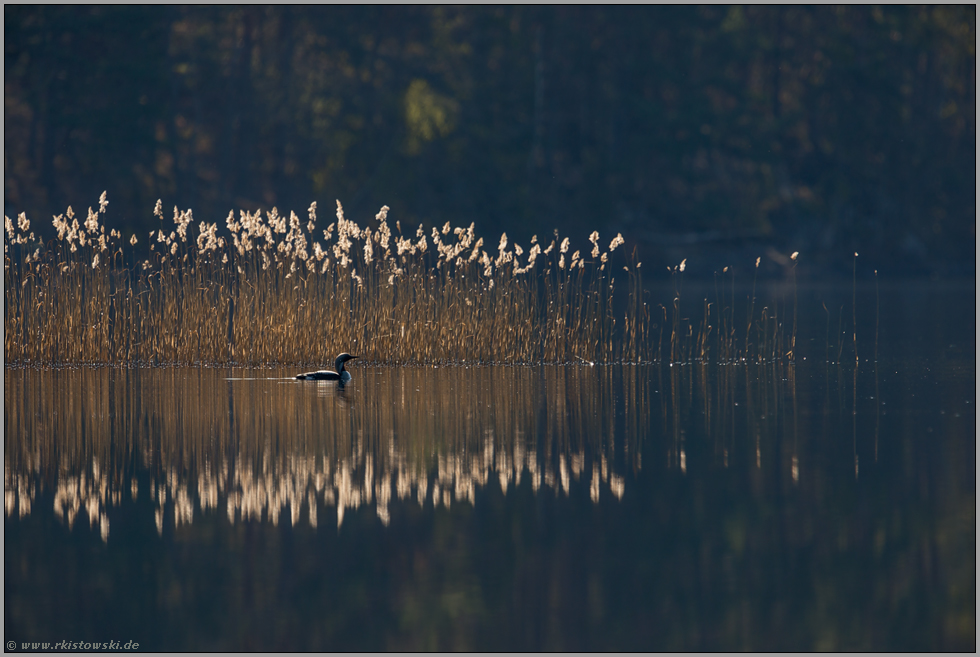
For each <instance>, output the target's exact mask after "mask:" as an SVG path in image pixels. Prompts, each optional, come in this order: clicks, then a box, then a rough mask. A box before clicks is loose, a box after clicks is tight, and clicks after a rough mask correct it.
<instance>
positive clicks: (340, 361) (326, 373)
mask: <svg viewBox="0 0 980 657" xmlns="http://www.w3.org/2000/svg"><path fill="white" fill-rule="evenodd" d="M355 358H357V356H351V355H350V354H340V355H339V356H337V362H336V363H335V364H334V368H335V369H336V370H337V371H336V372H331V371H330V370H319V371H317V372H306V373H304V374H297V375H296V378H297V379H299V380H301V381H340V383H341V384H344V383H347V382H348V381H350V372H348V371H347V370H345V369H344V363H346V362H347V361H349V360H354V359H355Z"/></svg>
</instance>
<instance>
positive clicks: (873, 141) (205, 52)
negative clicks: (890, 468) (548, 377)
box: [4, 5, 976, 271]
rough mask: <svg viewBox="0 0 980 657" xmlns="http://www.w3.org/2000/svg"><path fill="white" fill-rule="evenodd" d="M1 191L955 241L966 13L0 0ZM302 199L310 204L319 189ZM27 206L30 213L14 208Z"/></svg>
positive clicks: (969, 138)
mask: <svg viewBox="0 0 980 657" xmlns="http://www.w3.org/2000/svg"><path fill="white" fill-rule="evenodd" d="M4 17H5V23H4V25H5V27H4V30H5V63H4V66H5V68H4V72H5V89H4V99H5V114H4V117H5V118H4V127H5V131H4V135H5V136H4V165H5V166H4V169H5V173H4V206H5V212H6V213H7V214H12V213H17V212H21V211H26V212H28V213H29V215H31V216H32V217H37V218H41V217H44V216H46V215H50V214H54V213H58V212H63V211H64V208H65V207H66V206H67V205H69V204H71V203H75V204H80V203H89V202H94V200H95V199H96V198H97V197H98V194H99V193H101V191H102V190H103V189H107V190H108V191H109V199H110V202H111V204H112V205H111V206H110V208H111V211H112V216H113V219H114V221H116V222H119V223H121V224H124V225H126V226H127V227H128V228H129V229H131V230H139V231H145V230H148V229H149V228H151V227H152V226H153V222H154V221H155V220H154V219H153V218H152V215H151V209H152V207H153V205H154V203H155V201H156V199H157V198H162V199H163V200H164V202H165V204H166V205H167V206H172V205H179V206H181V207H192V208H193V209H194V211H195V214H196V215H197V216H198V217H200V218H207V219H209V220H220V219H221V218H222V217H223V216H224V215H226V214H227V213H228V211H230V210H233V209H234V210H237V209H240V208H244V209H256V208H260V207H264V208H271V207H272V206H274V205H278V206H281V209H302V208H305V207H306V206H307V205H308V204H309V202H310V201H312V200H318V201H319V202H320V203H321V206H323V207H326V206H329V205H331V203H332V201H333V199H334V198H339V199H341V200H342V201H343V202H344V204H345V207H346V208H347V209H348V212H349V214H350V216H352V217H362V218H363V217H370V216H372V215H373V213H374V212H375V211H376V210H377V208H378V207H380V206H381V205H382V204H388V205H389V206H391V207H392V211H393V217H397V218H399V219H401V220H402V221H403V223H405V224H410V223H418V222H429V223H434V224H440V223H443V222H445V221H453V222H455V223H458V224H460V223H461V224H466V223H469V222H470V221H476V222H477V223H478V225H479V228H480V230H481V231H482V232H485V233H494V232H496V231H499V230H506V231H508V232H509V233H512V235H513V236H514V237H515V238H516V239H518V240H525V239H527V238H528V237H530V235H531V234H532V233H547V232H549V231H550V230H551V229H552V228H554V227H561V228H562V229H563V231H566V232H571V233H573V234H575V233H582V234H585V233H586V232H590V231H591V230H593V229H599V230H600V231H601V232H603V234H608V233H609V232H615V231H623V232H624V233H626V234H628V235H630V236H631V237H632V238H635V239H640V240H644V239H645V240H653V241H656V240H658V239H660V237H661V236H663V235H664V234H672V233H690V232H700V233H706V232H709V231H713V232H714V233H716V234H725V235H730V236H740V235H741V236H756V237H759V238H762V239H765V240H767V241H770V242H772V243H773V244H776V245H779V246H782V247H785V248H787V249H790V248H792V249H800V250H804V251H807V252H808V253H810V254H814V257H817V258H818V257H819V256H820V253H821V251H822V252H825V253H827V254H831V253H849V252H850V251H853V250H859V251H864V252H866V253H868V252H869V253H868V255H871V256H873V257H874V260H875V261H877V262H880V263H882V267H883V268H885V269H887V267H888V266H889V264H888V263H894V264H893V265H892V266H893V268H894V270H896V271H898V270H901V269H902V268H903V267H905V266H906V265H907V263H909V262H911V261H912V260H914V259H916V258H917V259H918V260H920V261H931V262H933V263H935V262H939V261H942V260H947V261H955V262H960V263H963V267H964V268H965V269H966V270H968V271H972V269H973V262H974V260H975V253H976V249H975V232H976V229H975V223H976V222H975V213H976V208H975V190H976V188H975V175H976V164H975V160H976V127H975V126H976V120H975V117H976V104H975V95H976V94H975V88H976V53H975V47H974V44H975V35H976V10H975V7H973V6H940V7H906V6H895V7H866V6H850V7H823V6H820V7H817V6H779V7H768V6H749V7H739V6H731V7H724V6H708V7H686V6H685V7H583V6H570V7H462V8H452V7H292V6H290V7H256V6H247V7H235V8H230V7H135V6H134V7H93V6H71V7H61V6H40V5H39V6H7V7H5V8H4ZM324 204H326V205H325V206H324ZM39 223H46V222H45V221H43V220H42V221H40V222H39Z"/></svg>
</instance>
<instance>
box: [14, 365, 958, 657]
mask: <svg viewBox="0 0 980 657" xmlns="http://www.w3.org/2000/svg"><path fill="white" fill-rule="evenodd" d="M293 373H294V372H293V371H284V370H259V371H231V370H217V369H145V370H127V369H84V368H83V369H73V370H41V371H36V370H17V369H7V370H6V371H5V387H4V403H5V419H4V428H5V435H6V440H5V447H4V449H5V456H6V460H5V472H4V489H5V491H4V492H5V510H6V532H7V533H6V536H7V539H6V544H5V547H6V553H7V557H6V560H5V565H6V593H7V599H8V602H9V604H8V606H7V609H8V612H7V626H8V627H9V628H12V629H11V630H10V631H11V632H15V633H17V632H19V633H21V634H22V635H24V636H31V637H36V638H37V640H44V639H43V636H47V634H56V633H58V632H67V631H68V630H69V629H71V630H77V631H79V632H97V631H102V632H106V633H117V634H118V633H120V632H124V631H125V632H130V633H139V634H141V635H142V636H144V637H145V643H146V646H147V647H148V648H151V649H159V650H164V649H175V650H176V649H193V648H202V647H203V648H209V647H210V648H211V649H230V648H246V647H248V648H251V649H259V648H261V649H275V648H280V649H297V650H298V649H304V650H324V649H333V650H339V649H350V650H358V649H360V650H363V649H373V650H381V649H386V648H387V649H396V650H420V649H450V648H454V649H501V650H504V649H506V650H513V649H518V648H530V649H556V650H563V649H564V650H571V649H624V650H627V649H628V650H638V649H718V650H721V649H726V650H727V649H733V648H735V647H740V648H744V649H749V650H751V649H758V650H762V649H765V650H776V649H786V648H790V649H803V648H808V649H815V648H826V649H843V648H864V649H879V648H887V649H913V648H920V649H930V648H942V647H944V646H945V647H962V646H966V647H969V645H971V641H972V638H973V637H974V636H975V631H974V629H975V624H974V623H975V621H974V619H975V602H974V601H975V585H974V584H973V583H974V582H975V538H974V532H975V494H974V489H975V468H974V466H973V462H974V460H975V439H974V435H975V412H974V410H973V406H974V403H975V398H971V394H972V391H973V390H974V388H975V370H974V369H973V366H972V363H969V362H967V363H964V362H961V361H956V360H950V361H948V362H946V363H940V365H938V366H937V365H936V364H935V363H934V361H930V362H929V363H928V367H921V368H920V367H917V366H916V367H912V366H909V367H907V368H905V369H901V370H899V369H898V368H894V369H888V370H884V371H883V372H881V373H879V371H878V368H877V367H875V366H873V365H869V366H867V367H861V368H853V367H850V368H849V367H840V366H831V365H827V364H824V363H820V364H819V365H801V364H799V363H798V364H796V365H788V364H775V365H772V364H770V365H737V366H720V365H714V366H702V365H698V364H694V365H686V366H675V367H661V366H645V367H638V366H597V367H589V366H584V365H583V366H571V367H569V366H564V367H552V366H542V367H482V368H481V367H477V368H469V369H467V368H462V367H449V368H372V367H359V368H358V370H357V371H356V372H355V381H354V383H353V384H352V385H349V386H347V388H346V389H339V388H338V387H336V386H335V385H334V384H329V383H316V382H296V381H292V380H288V379H287V378H285V377H287V376H289V375H291V374H293ZM940 382H941V385H940ZM879 384H880V385H879ZM335 523H336V524H335ZM89 527H91V529H88V528H89ZM66 529H69V531H66ZM99 536H101V540H100V539H99V538H98V537H99ZM51 582H59V585H58V586H55V587H53V588H52V587H51V586H49V585H50V583H51ZM79 600H86V601H92V603H91V604H88V603H86V604H85V605H79V603H78V601H79ZM215 610H219V611H215ZM219 612H220V613H219ZM45 633H47V634H45ZM42 635H43V636H42ZM134 636H135V634H134Z"/></svg>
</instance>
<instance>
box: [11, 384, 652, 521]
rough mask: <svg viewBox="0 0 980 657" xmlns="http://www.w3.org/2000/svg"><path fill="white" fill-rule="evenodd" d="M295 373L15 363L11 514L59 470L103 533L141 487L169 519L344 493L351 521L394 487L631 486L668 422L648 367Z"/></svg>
mask: <svg viewBox="0 0 980 657" xmlns="http://www.w3.org/2000/svg"><path fill="white" fill-rule="evenodd" d="M282 374H283V373H282V372H277V371H268V370H262V371H258V372H256V371H251V372H240V371H239V372H229V371H227V370H216V369H154V370H135V369H132V370H131V369H109V368H101V369H90V368H82V369H73V370H46V371H29V370H8V371H7V372H6V383H7V385H6V387H5V391H6V392H5V405H6V420H5V423H6V430H7V436H8V440H7V443H6V468H5V477H4V482H5V487H4V493H5V509H6V514H7V516H8V517H9V516H12V515H16V516H20V517H23V516H24V515H26V514H28V513H30V512H31V509H32V506H33V504H34V497H35V495H36V494H37V493H38V492H39V491H40V490H41V489H44V488H54V491H55V492H54V512H55V514H56V515H57V516H58V517H60V518H62V519H64V521H65V522H66V523H67V525H68V527H72V526H73V524H74V523H75V522H76V519H77V517H78V516H79V514H81V515H83V516H84V517H87V518H88V522H89V523H90V524H91V525H93V526H96V527H99V528H100V531H101V534H102V537H103V539H107V537H108V535H109V519H108V516H107V511H108V509H109V508H110V507H112V506H116V505H118V504H119V503H120V501H121V500H122V498H123V497H124V496H129V497H131V498H132V499H134V500H135V499H137V498H138V496H139V494H140V491H141V490H145V491H146V493H145V494H148V495H149V496H150V498H151V499H152V500H153V501H154V502H155V504H156V505H157V510H156V517H155V520H156V525H157V530H158V531H159V532H161V533H162V531H163V527H164V522H165V520H166V519H167V518H169V521H170V522H172V523H173V524H174V525H175V526H178V527H179V526H180V525H181V524H184V523H190V522H193V520H194V517H195V515H196V514H199V513H205V512H211V511H220V512H223V513H227V515H228V519H229V520H230V521H231V522H236V521H240V520H251V519H255V520H261V519H266V520H269V521H271V522H272V523H273V524H278V523H279V522H280V520H281V519H282V518H283V517H287V518H288V522H290V523H291V524H293V525H295V524H296V523H298V522H307V523H309V524H310V525H312V526H314V527H316V526H317V525H318V524H319V523H320V522H321V521H324V515H325V514H326V513H327V509H328V508H332V509H334V510H335V513H336V523H337V526H338V527H339V526H341V525H342V523H343V520H344V514H345V511H346V510H348V509H357V508H358V507H360V506H362V505H365V504H369V505H374V507H375V508H376V511H377V515H378V517H379V518H380V519H381V521H382V522H383V523H384V524H387V523H388V522H389V521H390V511H389V504H390V502H391V501H392V500H393V499H398V500H414V501H416V502H417V503H418V504H419V505H422V506H425V505H426V504H432V505H435V506H440V505H441V506H446V507H449V506H450V505H452V504H453V503H459V502H468V503H470V504H473V503H474V502H475V500H476V491H477V489H478V488H480V487H483V486H486V485H487V484H488V482H491V481H493V482H496V483H497V485H499V486H500V488H501V489H502V490H503V491H504V492H505V493H506V491H507V490H508V488H509V487H510V486H520V485H521V482H522V481H523V480H524V479H527V481H529V482H530V486H531V487H532V489H533V490H534V491H535V492H538V491H539V490H540V489H541V488H542V487H543V488H545V489H546V490H552V491H554V493H563V494H565V495H568V494H569V491H570V490H571V486H572V482H578V481H586V482H587V485H588V486H589V490H590V496H591V498H592V500H593V502H598V500H599V498H600V496H602V495H612V496H614V497H616V498H622V496H623V494H624V489H625V479H624V472H625V471H627V470H630V469H636V470H638V469H639V468H640V467H641V464H642V460H641V451H640V445H639V442H638V441H639V439H640V438H641V437H642V436H644V435H645V433H646V431H647V428H648V427H649V425H650V418H649V412H650V408H651V398H650V395H651V389H650V386H651V382H650V379H649V377H647V376H637V373H636V368H625V369H624V368H608V367H585V366H582V367H567V366H564V367H550V366H545V367H540V368H528V367H503V368H463V367H449V368H442V369H438V368H410V367H409V368H397V369H380V370H371V369H363V368H362V369H361V370H360V371H359V372H358V379H359V380H358V381H357V384H356V386H348V387H347V388H338V387H337V386H336V384H334V383H332V382H297V381H293V380H289V379H285V378H282ZM603 491H605V492H603Z"/></svg>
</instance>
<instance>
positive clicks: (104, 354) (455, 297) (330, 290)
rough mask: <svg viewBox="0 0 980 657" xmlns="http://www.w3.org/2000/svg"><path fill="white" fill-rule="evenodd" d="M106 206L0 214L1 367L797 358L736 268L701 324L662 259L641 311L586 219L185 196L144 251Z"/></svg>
mask: <svg viewBox="0 0 980 657" xmlns="http://www.w3.org/2000/svg"><path fill="white" fill-rule="evenodd" d="M107 205H108V202H107V200H106V196H105V193H103V195H102V197H101V198H100V199H99V205H98V208H97V209H94V210H93V209H92V208H89V210H88V213H87V216H86V218H85V220H84V221H83V222H81V223H79V217H77V216H75V214H74V213H73V211H72V209H71V208H68V210H67V212H66V213H65V214H64V215H58V216H56V217H54V220H53V224H54V227H55V230H56V231H57V237H56V238H55V239H53V240H51V241H49V242H47V243H44V242H42V241H41V240H39V239H38V238H37V237H36V236H35V235H34V233H33V232H31V231H30V221H29V220H28V219H27V218H26V216H25V215H24V214H21V215H19V216H18V218H17V221H16V222H14V221H12V220H11V219H10V218H8V217H5V218H4V219H5V234H4V273H5V288H4V328H5V335H4V355H5V359H6V362H7V363H8V364H17V365H55V364H113V365H163V364H173V365H179V364H215V365H217V364H227V365H232V364H234V365H271V364H290V365H306V364H323V363H331V362H333V359H334V358H335V356H336V355H337V353H339V352H342V351H348V352H351V353H355V354H358V355H360V356H361V357H362V358H363V359H365V360H366V361H370V362H375V363H386V364H409V363H435V364H441V363H539V362H549V363H565V362H583V361H584V362H589V363H600V362H630V363H640V362H666V361H669V362H672V363H675V362H690V361H694V360H699V361H707V360H715V361H719V362H732V361H739V360H742V361H771V360H781V359H784V358H789V359H792V356H793V354H792V348H789V346H790V343H789V342H788V341H787V340H786V339H785V338H784V336H783V324H782V316H781V314H777V312H776V310H777V309H778V308H773V309H770V308H769V307H764V308H763V309H762V310H761V313H760V314H759V315H758V316H757V317H753V315H754V313H755V309H754V293H753V301H752V307H751V308H749V309H748V318H747V322H748V323H747V329H746V332H745V334H744V336H741V337H740V336H737V331H736V329H735V321H734V320H735V313H734V307H735V292H734V277H733V276H732V277H731V282H732V288H731V295H730V298H728V297H726V291H727V279H725V278H724V277H723V280H722V281H721V283H722V285H721V287H720V289H721V292H720V294H719V298H718V299H716V301H715V303H713V304H712V303H709V302H708V300H707V299H705V301H704V307H703V320H702V321H701V322H700V323H697V324H695V323H692V322H690V320H688V319H686V318H684V317H683V316H682V313H681V311H680V307H679V302H680V296H681V287H682V278H683V272H684V263H681V265H680V266H679V267H674V268H673V269H672V270H671V273H670V276H671V279H672V280H673V281H674V288H675V295H674V299H673V301H672V302H671V303H670V304H669V305H664V304H658V305H659V306H660V311H661V312H658V310H657V309H656V307H653V308H652V307H651V306H652V303H651V302H650V301H648V296H649V293H648V292H645V291H644V286H643V275H642V272H643V270H642V267H641V263H640V262H638V261H637V260H636V257H635V252H634V254H633V255H626V254H624V253H623V250H622V249H618V247H620V246H622V244H623V242H624V240H623V237H622V235H617V236H616V237H615V238H614V239H613V240H612V241H611V242H610V243H609V244H608V246H607V247H606V248H605V249H602V248H601V246H600V237H599V234H598V233H597V232H593V233H592V234H591V235H590V236H589V242H590V244H591V248H589V249H587V250H586V251H585V252H584V253H583V251H581V250H574V251H572V249H571V246H570V240H569V238H567V237H562V236H560V235H559V234H558V232H557V231H555V234H554V235H553V236H551V237H550V239H549V240H547V241H548V243H547V245H545V241H544V240H541V241H539V240H538V238H537V236H535V237H532V239H531V242H530V244H529V246H528V247H527V248H523V247H522V246H521V245H518V244H511V243H510V241H509V239H508V237H507V235H506V234H504V235H502V236H501V237H500V239H499V241H498V242H497V243H496V245H487V244H485V243H484V240H483V238H478V237H477V236H476V235H475V234H474V226H473V225H472V224H471V225H470V226H469V227H468V228H461V227H456V228H453V227H452V226H451V225H450V224H448V223H447V224H446V225H444V226H443V227H442V228H441V229H440V228H438V227H434V228H432V230H431V231H430V232H426V231H425V230H424V229H423V227H422V226H419V227H418V228H417V229H416V230H414V231H408V232H407V233H406V232H403V231H402V226H401V223H400V222H399V221H395V222H394V229H393V228H392V225H391V223H390V222H389V219H388V207H387V206H385V207H382V208H381V210H380V212H378V214H377V215H376V216H375V218H374V220H373V221H370V222H368V225H367V226H365V227H361V226H359V225H358V224H357V223H355V222H354V221H351V220H348V219H346V218H345V216H344V211H343V207H342V206H341V204H340V202H339V201H338V202H337V210H336V220H335V221H332V222H331V223H330V224H329V225H328V226H327V227H326V228H321V227H319V226H318V223H317V222H318V218H317V207H316V203H313V204H312V205H311V206H310V207H309V209H308V211H307V218H306V219H305V220H301V219H300V218H299V217H298V216H297V215H296V214H295V213H292V212H291V213H290V214H289V216H288V217H287V216H285V215H280V214H279V213H278V211H277V210H276V209H275V208H273V209H272V210H271V211H268V212H267V213H265V214H264V215H263V214H262V213H261V212H255V213H250V212H246V211H240V212H239V213H238V216H237V217H236V216H235V214H234V213H229V215H228V217H227V218H226V220H225V222H224V224H225V226H224V229H222V230H220V231H219V226H218V224H216V223H207V222H198V221H195V219H194V217H193V214H192V212H191V210H186V211H180V210H179V209H177V208H174V211H173V219H172V222H170V221H167V220H165V217H164V213H163V210H162V204H161V203H160V202H159V201H158V202H157V205H156V208H155V209H154V214H155V215H156V216H157V217H158V219H159V220H160V222H161V223H160V228H159V229H157V230H154V231H151V232H150V234H149V241H150V248H149V250H147V249H146V246H145V245H141V244H140V243H139V240H138V238H137V236H135V235H134V236H132V238H131V239H130V240H124V239H123V237H122V235H121V234H120V233H119V232H118V231H116V230H115V229H110V230H109V231H108V232H106V226H105V221H104V219H105V214H106V210H107ZM219 232H220V234H219ZM617 249H618V250H617ZM757 264H758V263H757ZM725 271H726V272H727V268H726V270H725ZM665 329H666V330H665ZM665 341H666V344H665ZM793 341H795V326H794V328H793Z"/></svg>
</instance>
